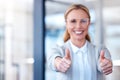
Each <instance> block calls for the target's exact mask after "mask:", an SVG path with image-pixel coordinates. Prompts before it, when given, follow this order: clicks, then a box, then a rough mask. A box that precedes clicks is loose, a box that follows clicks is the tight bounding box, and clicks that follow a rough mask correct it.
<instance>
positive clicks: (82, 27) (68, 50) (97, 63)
mask: <svg viewBox="0 0 120 80" xmlns="http://www.w3.org/2000/svg"><path fill="white" fill-rule="evenodd" d="M64 17H65V21H66V31H65V36H64V42H65V43H64V45H62V46H56V47H55V48H53V49H52V51H53V52H52V55H51V56H50V57H49V62H48V63H49V67H50V68H51V69H52V70H55V71H56V73H57V80H104V78H103V76H104V75H108V74H110V73H112V61H111V56H110V53H109V51H108V50H107V48H105V47H103V46H95V45H93V44H92V43H90V37H89V35H88V28H89V25H90V14H89V10H88V8H87V7H86V6H84V5H82V4H74V5H72V6H70V7H69V8H68V10H67V11H66V12H65V15H64Z"/></svg>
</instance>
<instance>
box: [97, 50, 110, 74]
mask: <svg viewBox="0 0 120 80" xmlns="http://www.w3.org/2000/svg"><path fill="white" fill-rule="evenodd" d="M104 54H105V52H104V50H101V52H100V58H99V63H100V67H101V70H102V72H103V73H104V74H105V75H108V74H110V73H112V61H111V60H109V59H107V58H105V56H104Z"/></svg>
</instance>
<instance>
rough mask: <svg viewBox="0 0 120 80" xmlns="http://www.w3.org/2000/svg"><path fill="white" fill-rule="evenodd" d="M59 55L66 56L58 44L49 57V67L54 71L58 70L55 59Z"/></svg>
mask: <svg viewBox="0 0 120 80" xmlns="http://www.w3.org/2000/svg"><path fill="white" fill-rule="evenodd" d="M57 56H59V57H63V56H64V50H63V49H62V47H60V46H58V45H56V46H55V47H54V48H52V49H51V52H50V56H49V57H48V59H47V64H48V68H50V69H51V70H54V71H57V69H56V68H55V66H54V60H55V58H56V57H57Z"/></svg>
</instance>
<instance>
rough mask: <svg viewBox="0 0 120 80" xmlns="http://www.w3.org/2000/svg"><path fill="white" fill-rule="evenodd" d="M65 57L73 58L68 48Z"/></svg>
mask: <svg viewBox="0 0 120 80" xmlns="http://www.w3.org/2000/svg"><path fill="white" fill-rule="evenodd" d="M65 58H66V59H69V60H71V56H70V51H69V49H68V48H66V50H65Z"/></svg>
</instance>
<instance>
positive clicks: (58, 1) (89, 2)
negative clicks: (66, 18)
mask: <svg viewBox="0 0 120 80" xmlns="http://www.w3.org/2000/svg"><path fill="white" fill-rule="evenodd" d="M72 3H81V4H84V5H86V6H87V7H88V8H89V9H93V10H97V9H101V10H102V11H103V12H102V13H103V18H104V21H106V23H110V24H120V16H119V13H120V0H46V15H53V14H58V13H64V12H65V10H66V9H67V7H68V6H69V5H71V4H72Z"/></svg>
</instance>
